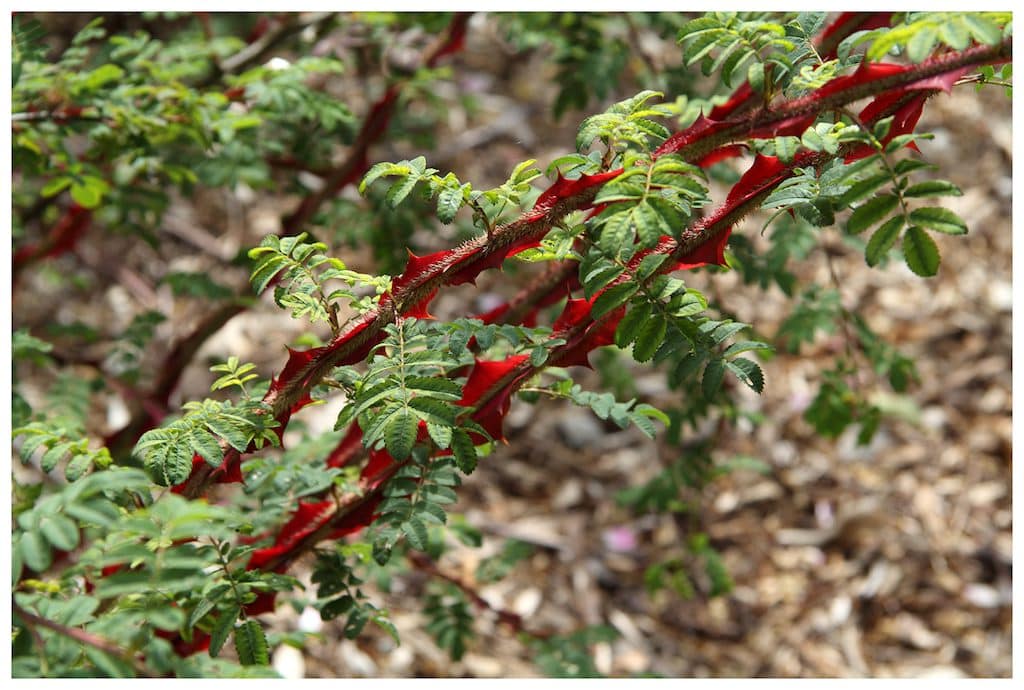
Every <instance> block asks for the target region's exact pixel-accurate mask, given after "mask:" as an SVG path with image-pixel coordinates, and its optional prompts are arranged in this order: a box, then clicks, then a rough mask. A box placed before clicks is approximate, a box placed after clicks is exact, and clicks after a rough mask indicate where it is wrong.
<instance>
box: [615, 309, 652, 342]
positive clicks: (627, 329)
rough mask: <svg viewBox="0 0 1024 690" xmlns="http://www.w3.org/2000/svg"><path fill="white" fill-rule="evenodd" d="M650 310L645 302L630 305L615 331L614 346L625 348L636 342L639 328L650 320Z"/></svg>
mask: <svg viewBox="0 0 1024 690" xmlns="http://www.w3.org/2000/svg"><path fill="white" fill-rule="evenodd" d="M651 310H652V306H651V305H650V304H649V303H647V302H641V303H639V304H638V303H636V302H634V303H633V304H632V305H630V308H629V311H627V312H626V315H625V316H623V317H622V320H621V321H619V325H618V327H616V329H615V344H616V345H617V346H619V347H621V348H625V347H627V346H628V345H629V344H630V343H631V342H633V341H634V340H636V336H637V333H638V332H639V331H640V327H641V326H642V325H643V324H645V323H647V322H648V321H649V320H650V317H651Z"/></svg>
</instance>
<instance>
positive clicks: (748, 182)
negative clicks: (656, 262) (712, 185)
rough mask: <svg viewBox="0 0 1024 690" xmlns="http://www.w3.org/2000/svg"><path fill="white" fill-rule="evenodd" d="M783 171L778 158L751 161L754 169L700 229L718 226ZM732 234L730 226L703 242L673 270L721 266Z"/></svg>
mask: <svg viewBox="0 0 1024 690" xmlns="http://www.w3.org/2000/svg"><path fill="white" fill-rule="evenodd" d="M785 170H786V166H785V165H783V164H782V162H781V161H780V160H779V159H778V158H776V157H774V156H761V155H758V156H757V157H756V158H755V159H754V163H753V165H751V166H750V168H749V169H748V170H747V172H745V173H744V174H743V177H741V178H740V179H739V182H737V183H736V184H735V185H734V186H733V188H732V189H731V190H730V191H729V196H728V197H727V198H726V202H725V204H723V205H722V206H721V207H720V208H719V209H718V210H717V211H715V213H714V214H713V215H711V216H708V217H707V218H705V219H704V220H703V221H702V222H701V224H700V226H701V227H708V226H709V225H713V224H714V223H717V222H720V221H721V220H722V219H723V218H725V217H727V216H728V215H729V214H730V213H732V212H733V211H735V210H736V208H737V207H738V206H739V205H741V204H742V203H743V202H745V201H746V200H748V199H749V198H750V197H751V196H753V195H755V194H757V193H758V192H760V191H761V190H762V189H763V188H764V186H765V185H766V184H770V183H773V182H774V181H775V180H776V179H777V178H778V176H779V174H780V173H782V172H784V171H785ZM731 233H732V226H731V225H730V226H729V227H728V228H725V229H724V230H722V231H721V232H718V233H717V234H715V236H714V237H713V238H711V239H710V240H709V241H707V242H704V243H703V244H701V245H700V246H698V247H696V248H694V249H693V251H691V252H689V253H688V254H685V255H684V256H682V257H680V259H679V261H678V262H677V263H676V264H675V266H674V268H675V269H676V270H686V269H690V268H698V267H700V266H706V265H708V264H714V265H719V266H721V265H724V264H725V246H726V244H727V243H728V242H729V235H730V234H731Z"/></svg>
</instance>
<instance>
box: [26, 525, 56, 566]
mask: <svg viewBox="0 0 1024 690" xmlns="http://www.w3.org/2000/svg"><path fill="white" fill-rule="evenodd" d="M18 551H19V552H20V553H21V559H22V560H23V561H24V562H25V565H27V566H28V567H29V568H31V569H32V570H34V571H36V572H37V573H44V572H46V570H47V568H49V567H50V564H51V563H52V562H53V554H52V553H50V545H49V544H48V543H47V542H46V540H45V539H43V535H42V534H41V533H39V532H35V531H29V532H25V533H23V534H22V535H21V541H20V542H19V543H18Z"/></svg>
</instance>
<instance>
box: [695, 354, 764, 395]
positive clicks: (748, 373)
mask: <svg viewBox="0 0 1024 690" xmlns="http://www.w3.org/2000/svg"><path fill="white" fill-rule="evenodd" d="M725 366H726V368H727V369H728V370H729V371H731V372H732V373H733V374H734V375H735V376H736V378H738V379H739V380H740V381H742V382H743V383H745V384H746V385H747V386H748V387H749V388H750V389H751V390H753V391H755V392H757V393H761V392H763V391H764V373H763V372H762V371H761V367H760V366H758V364H757V362H754V361H753V360H750V359H747V358H746V357H737V358H736V359H734V360H732V361H729V362H726V363H725ZM705 376H706V374H705Z"/></svg>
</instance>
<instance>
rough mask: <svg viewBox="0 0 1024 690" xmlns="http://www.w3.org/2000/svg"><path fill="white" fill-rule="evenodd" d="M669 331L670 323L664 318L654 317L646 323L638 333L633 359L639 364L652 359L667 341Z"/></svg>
mask: <svg viewBox="0 0 1024 690" xmlns="http://www.w3.org/2000/svg"><path fill="white" fill-rule="evenodd" d="M667 330H668V322H667V321H666V320H665V319H664V318H660V317H658V316H654V317H652V318H649V319H647V320H646V321H644V322H643V323H642V324H641V325H640V329H639V331H638V332H637V336H636V344H635V345H633V359H635V360H636V361H638V362H646V361H648V360H649V359H651V357H653V356H654V353H655V352H656V351H657V349H658V347H659V346H660V345H661V343H662V342H663V341H664V340H665V333H666V331H667Z"/></svg>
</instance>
